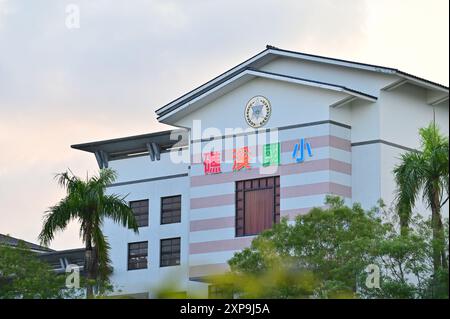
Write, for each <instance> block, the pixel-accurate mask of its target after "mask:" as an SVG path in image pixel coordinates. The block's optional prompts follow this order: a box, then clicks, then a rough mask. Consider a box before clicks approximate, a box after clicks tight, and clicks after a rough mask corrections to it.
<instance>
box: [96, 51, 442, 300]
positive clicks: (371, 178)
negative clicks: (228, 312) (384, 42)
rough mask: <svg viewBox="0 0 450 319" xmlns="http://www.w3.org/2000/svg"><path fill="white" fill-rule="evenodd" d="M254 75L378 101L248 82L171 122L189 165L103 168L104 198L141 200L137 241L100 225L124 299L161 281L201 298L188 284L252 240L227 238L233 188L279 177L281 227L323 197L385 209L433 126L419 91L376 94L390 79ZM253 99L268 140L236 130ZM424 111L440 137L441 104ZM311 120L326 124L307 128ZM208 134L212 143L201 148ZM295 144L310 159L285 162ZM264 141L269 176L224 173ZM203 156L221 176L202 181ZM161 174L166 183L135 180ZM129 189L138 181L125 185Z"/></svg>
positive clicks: (343, 74)
mask: <svg viewBox="0 0 450 319" xmlns="http://www.w3.org/2000/svg"><path fill="white" fill-rule="evenodd" d="M262 70H265V71H270V72H276V73H282V74H288V75H293V76H298V77H302V78H309V79H314V80H318V81H324V82H330V83H335V84H340V85H345V86H348V87H349V88H353V89H358V90H361V91H363V92H366V93H369V94H372V95H374V96H377V97H378V101H376V102H374V103H373V102H367V101H361V100H357V101H354V102H352V103H349V104H347V105H344V106H341V107H338V108H330V105H331V104H333V103H334V102H337V101H339V100H342V99H343V98H345V97H346V96H347V95H346V94H343V93H339V92H334V91H330V90H325V89H319V88H311V87H306V86H300V85H294V84H289V83H285V82H279V81H274V80H268V79H258V78H257V79H254V80H251V81H249V82H247V83H245V84H243V85H242V86H240V87H238V88H236V89H234V90H233V91H231V92H229V93H227V94H224V95H223V96H221V97H219V98H218V99H216V100H214V101H212V102H211V103H209V104H207V105H205V106H203V107H202V108H200V109H198V110H196V111H194V112H192V113H190V114H189V115H187V116H186V117H184V118H183V119H181V120H180V121H178V122H177V123H174V124H175V125H177V126H181V127H187V128H190V129H191V139H192V140H193V141H191V142H192V143H190V148H189V150H185V151H184V153H183V154H184V155H187V158H190V159H191V163H190V166H188V165H189V164H188V163H182V164H175V163H173V162H172V161H171V160H170V154H167V153H165V154H162V158H161V161H155V162H151V161H150V160H149V158H148V157H147V156H141V157H135V158H129V159H123V160H117V161H111V162H110V166H111V167H112V168H114V169H116V170H117V171H118V172H119V180H118V183H125V184H123V185H119V186H114V187H111V188H110V189H109V192H113V193H119V194H129V195H128V198H127V199H128V200H139V199H145V198H148V199H149V200H150V213H149V214H150V223H149V227H145V228H142V229H140V233H139V235H136V234H133V233H132V232H131V231H129V230H126V229H123V227H121V226H118V225H114V224H112V223H111V222H110V221H107V222H106V223H105V226H104V227H105V232H106V234H107V235H108V236H109V240H110V243H111V247H112V249H111V258H112V261H113V265H114V274H113V277H112V280H113V282H114V283H116V284H117V285H118V286H119V287H122V289H123V290H124V291H126V292H127V293H141V292H145V291H149V290H150V289H151V287H154V286H156V285H157V284H158V283H161V282H162V281H163V280H165V279H166V278H172V279H173V278H180V280H179V281H178V286H179V288H177V289H179V290H180V291H184V290H189V291H194V292H198V293H200V294H201V295H203V296H205V294H206V293H207V285H206V284H203V283H200V282H197V281H194V280H195V279H196V278H198V277H201V276H204V275H210V274H216V273H220V272H223V271H224V270H226V269H227V268H228V266H227V264H226V262H227V260H228V259H230V258H231V257H232V256H233V254H234V253H235V252H236V251H239V250H241V249H242V248H244V247H247V246H249V244H250V242H251V240H252V238H253V237H251V236H249V237H239V238H236V236H235V182H236V181H238V180H246V179H252V178H258V177H264V176H272V175H279V176H281V177H280V184H281V196H280V197H281V199H280V210H281V217H286V218H288V219H290V220H292V219H293V218H294V217H295V216H296V215H298V214H304V213H306V212H308V210H309V209H310V208H312V207H317V206H323V205H324V199H325V196H326V195H327V194H335V195H339V196H342V197H344V199H345V200H346V203H347V204H351V203H355V202H359V203H361V204H362V205H363V207H365V208H371V207H373V206H374V205H376V203H377V201H378V199H380V198H382V199H383V200H384V201H385V203H386V204H388V205H390V204H391V203H392V200H393V199H394V193H395V183H394V180H393V176H392V169H393V167H394V166H395V165H396V164H397V163H398V159H399V156H400V154H402V152H404V151H405V150H404V147H407V148H418V147H419V144H418V137H417V130H418V128H419V127H423V126H425V125H427V124H428V123H429V121H430V120H432V119H433V107H432V106H430V105H428V104H427V100H426V99H427V92H426V91H425V90H424V89H422V88H419V87H417V86H412V85H404V86H402V87H399V88H397V89H394V90H392V91H383V90H382V88H384V87H385V86H387V85H388V84H390V83H393V82H395V81H396V80H398V77H397V76H394V75H391V74H382V73H374V72H366V71H361V70H353V69H349V68H343V67H337V66H330V65H325V64H318V63H313V62H299V61H294V60H292V59H276V60H275V61H273V62H271V63H269V64H267V65H266V66H264V67H262ZM255 95H263V96H265V97H267V98H268V99H269V101H270V102H271V105H272V115H271V118H270V120H269V122H268V124H267V125H266V127H264V129H272V130H273V135H271V136H270V137H269V136H267V135H266V136H265V135H264V134H263V133H262V132H263V131H265V130H260V131H259V132H256V131H255V130H253V129H248V126H247V124H246V123H245V119H244V107H245V105H246V103H247V102H248V100H249V99H250V98H252V97H253V96H255ZM434 109H435V114H436V120H437V121H438V124H439V125H440V126H441V127H442V129H443V131H444V133H446V134H447V135H448V130H449V129H448V128H449V126H448V102H447V103H443V104H441V105H438V106H436V107H434ZM194 120H201V127H202V128H203V129H205V128H211V127H212V128H215V130H212V131H209V134H207V136H196V135H195V133H194ZM318 121H328V122H325V123H324V122H321V124H317V123H315V124H312V123H314V122H318ZM330 121H334V122H330ZM335 122H337V123H335ZM227 128H229V129H234V128H242V129H246V130H245V132H243V131H240V132H241V134H239V131H234V132H231V133H230V132H228V133H227V130H226V129H227ZM228 134H231V135H228ZM233 134H234V135H233ZM236 134H237V135H236ZM210 136H217V137H219V138H217V139H215V140H209V139H208V138H209V137H210ZM300 138H305V139H306V141H307V142H309V143H310V144H311V146H312V152H313V157H311V158H309V157H307V158H306V160H305V162H303V163H295V161H294V159H293V158H292V151H293V147H294V145H295V144H296V143H297V142H298V141H299V139H300ZM202 139H203V140H202ZM380 140H384V141H387V142H390V143H396V144H399V145H400V147H397V146H395V145H394V146H393V145H387V144H386V143H381V142H380ZM274 142H280V145H281V163H280V166H279V167H278V168H277V170H275V171H267V169H265V170H264V169H263V170H260V168H261V167H260V166H261V165H260V160H259V161H257V162H253V163H252V164H251V165H252V167H251V170H244V171H239V172H233V171H232V165H233V164H232V157H233V153H232V151H233V149H234V148H239V147H242V146H249V147H250V151H251V154H252V157H253V158H254V159H255V158H259V159H260V158H261V154H262V145H263V144H266V143H274ZM211 150H215V151H220V152H222V160H223V163H222V166H221V169H222V173H221V174H215V175H205V173H204V167H203V163H202V153H205V152H207V151H211ZM180 174H185V175H186V174H187V176H179V175H180ZM164 176H166V177H167V176H172V177H173V176H175V177H174V178H171V179H158V180H151V181H142V180H145V179H149V178H158V177H164ZM130 181H131V182H132V181H140V182H136V183H127V182H130ZM177 194H181V195H182V222H181V223H179V224H172V225H160V221H159V218H160V217H159V216H160V197H162V196H169V195H177ZM421 205H422V204H421V203H418V206H417V211H420V212H421V213H424V214H427V213H426V212H427V210H426V208H425V207H423V205H422V206H421ZM444 215H447V216H448V205H447V206H446V207H444ZM178 236H180V237H181V242H182V252H181V266H176V267H167V268H160V267H159V241H160V239H161V238H170V237H178ZM143 240H148V241H149V266H148V269H145V270H133V271H127V269H126V267H127V244H128V243H129V242H136V241H143ZM189 278H190V279H193V280H191V281H190V280H189Z"/></svg>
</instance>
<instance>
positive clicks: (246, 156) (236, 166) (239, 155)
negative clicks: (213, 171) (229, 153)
mask: <svg viewBox="0 0 450 319" xmlns="http://www.w3.org/2000/svg"><path fill="white" fill-rule="evenodd" d="M233 159H234V163H233V171H239V170H241V169H243V168H247V169H250V151H249V149H248V146H244V147H241V148H239V149H238V150H233Z"/></svg>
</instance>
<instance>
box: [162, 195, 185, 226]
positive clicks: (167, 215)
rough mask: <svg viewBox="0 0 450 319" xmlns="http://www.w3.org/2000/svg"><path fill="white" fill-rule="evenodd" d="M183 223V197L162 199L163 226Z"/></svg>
mask: <svg viewBox="0 0 450 319" xmlns="http://www.w3.org/2000/svg"><path fill="white" fill-rule="evenodd" d="M179 222H181V195H177V196H169V197H162V198H161V224H172V223H179Z"/></svg>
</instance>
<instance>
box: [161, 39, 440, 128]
mask: <svg viewBox="0 0 450 319" xmlns="http://www.w3.org/2000/svg"><path fill="white" fill-rule="evenodd" d="M278 57H289V58H294V59H301V60H305V61H312V62H319V63H327V64H331V65H337V66H342V67H349V68H353V69H359V70H365V71H371V72H378V73H383V74H391V75H396V76H398V77H400V80H402V81H403V80H407V81H408V82H410V83H414V84H416V85H420V86H422V87H425V88H428V89H431V90H437V91H440V92H443V93H444V94H447V95H448V87H446V86H444V85H441V84H438V83H435V82H432V81H429V80H426V79H423V78H420V77H417V76H414V75H411V74H409V73H406V72H403V71H400V70H398V69H394V68H389V67H384V66H379V65H373V64H367V63H359V62H354V61H348V60H342V59H335V58H330V57H324V56H318V55H313V54H306V53H301V52H295V51H289V50H283V49H279V48H276V47H273V46H269V45H268V46H267V47H266V49H265V50H264V51H261V52H260V53H258V54H256V55H255V56H253V57H251V58H250V59H248V60H246V61H244V62H242V63H240V64H239V65H237V66H235V67H234V68H232V69H230V70H228V71H226V72H224V73H223V74H221V75H219V76H217V77H216V78H214V79H212V80H210V81H208V82H206V83H205V84H203V85H201V86H199V87H197V88H195V89H194V90H192V91H190V92H188V93H186V94H184V95H183V96H181V97H179V98H177V99H175V100H173V101H172V102H170V103H168V104H166V105H164V106H163V107H161V108H159V109H158V110H156V114H157V116H158V120H160V121H163V120H164V119H165V118H166V115H167V114H168V113H170V112H172V111H173V110H174V109H177V108H178V107H179V106H180V105H185V104H187V103H189V102H190V101H192V100H194V99H195V98H197V97H198V96H200V95H202V94H204V93H206V92H207V91H209V90H212V89H214V88H215V87H216V86H218V85H220V84H221V83H223V82H225V81H228V80H229V79H230V78H232V77H234V76H235V75H236V74H239V73H241V72H242V70H243V69H248V68H258V67H261V66H262V65H265V64H267V63H269V62H270V61H272V60H274V59H276V58H278ZM405 83H406V82H405ZM397 84H398V83H397ZM385 89H388V88H385ZM439 103H441V102H439Z"/></svg>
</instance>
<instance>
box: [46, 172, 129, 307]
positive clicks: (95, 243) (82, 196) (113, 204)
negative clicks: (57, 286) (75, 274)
mask: <svg viewBox="0 0 450 319" xmlns="http://www.w3.org/2000/svg"><path fill="white" fill-rule="evenodd" d="M116 176H117V175H116V173H115V172H114V171H113V170H111V169H102V170H100V174H99V175H98V176H93V177H91V178H89V177H86V180H82V179H80V178H78V177H77V176H74V175H73V174H72V173H70V172H65V173H62V174H58V175H57V176H56V177H57V179H58V183H59V184H60V186H62V187H63V188H65V189H66V191H67V196H66V197H65V198H63V199H62V200H61V201H60V202H59V203H58V204H57V205H55V206H53V207H50V209H49V211H48V212H47V214H46V215H45V219H44V224H43V227H42V231H41V233H40V235H39V238H40V240H41V243H42V244H43V245H48V244H49V243H50V242H51V241H52V240H53V238H54V236H55V234H56V233H57V232H58V231H62V230H64V229H65V228H66V226H67V224H68V223H69V222H70V221H72V220H76V221H78V222H79V224H80V237H81V239H82V240H83V243H84V244H85V246H86V253H85V264H86V266H85V267H86V268H85V269H86V273H87V295H88V298H92V297H93V295H94V287H97V288H99V291H100V292H102V290H103V288H105V283H107V281H108V276H109V274H110V272H111V267H110V260H109V256H108V251H109V244H108V241H107V238H106V237H105V236H104V235H103V232H102V226H103V222H104V219H105V218H110V219H111V220H113V221H114V222H116V223H119V224H121V225H122V226H123V227H127V228H131V229H132V230H133V231H134V232H136V233H137V232H138V226H137V222H136V219H135V217H134V214H133V211H132V210H131V208H130V207H129V206H128V205H127V202H126V201H125V197H123V196H118V195H114V194H111V195H108V194H106V187H107V186H108V185H110V184H111V183H113V182H114V180H115V179H116ZM105 289H110V285H108V284H106V288H105Z"/></svg>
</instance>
